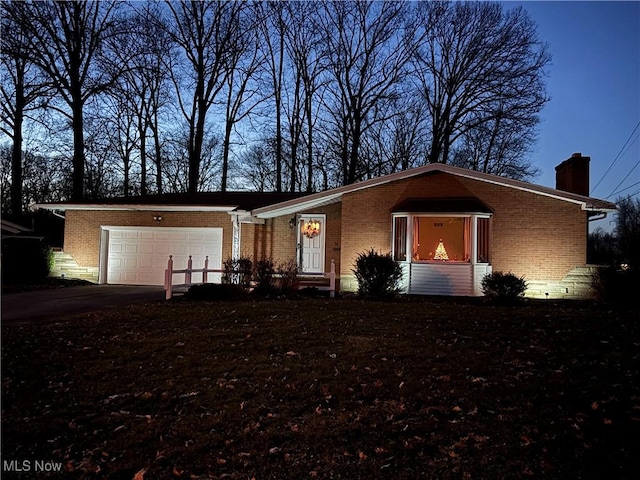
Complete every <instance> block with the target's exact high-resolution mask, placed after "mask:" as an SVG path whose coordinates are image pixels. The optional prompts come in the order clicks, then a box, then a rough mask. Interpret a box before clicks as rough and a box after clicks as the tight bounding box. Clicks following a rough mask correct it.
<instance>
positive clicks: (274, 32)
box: [256, 2, 286, 192]
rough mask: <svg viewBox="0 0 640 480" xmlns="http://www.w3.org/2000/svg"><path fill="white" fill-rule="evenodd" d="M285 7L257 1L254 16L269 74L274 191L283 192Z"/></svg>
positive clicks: (279, 4)
mask: <svg viewBox="0 0 640 480" xmlns="http://www.w3.org/2000/svg"><path fill="white" fill-rule="evenodd" d="M284 10H285V6H284V3H282V2H260V3H257V4H256V15H257V17H258V21H259V22H260V25H261V30H262V36H261V40H262V41H263V42H264V49H265V52H266V61H267V65H268V70H269V75H270V87H271V93H272V95H273V97H272V98H273V102H274V112H273V114H274V117H275V142H276V143H275V170H276V191H277V192H281V191H282V162H283V159H282V157H283V148H282V138H283V135H282V91H283V71H284V61H285V30H286V21H285V18H284Z"/></svg>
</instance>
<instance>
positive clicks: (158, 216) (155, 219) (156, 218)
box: [153, 215, 162, 223]
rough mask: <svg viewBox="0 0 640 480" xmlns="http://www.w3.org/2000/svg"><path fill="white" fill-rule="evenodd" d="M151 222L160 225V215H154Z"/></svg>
mask: <svg viewBox="0 0 640 480" xmlns="http://www.w3.org/2000/svg"><path fill="white" fill-rule="evenodd" d="M153 220H154V221H155V222H158V223H160V222H161V221H162V215H154V216H153Z"/></svg>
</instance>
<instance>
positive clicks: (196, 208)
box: [34, 203, 238, 212]
mask: <svg viewBox="0 0 640 480" xmlns="http://www.w3.org/2000/svg"><path fill="white" fill-rule="evenodd" d="M34 208H42V209H45V210H62V211H66V210H92V211H131V212H146V211H153V212H231V211H233V210H235V209H236V208H238V207H237V205H232V206H225V207H221V206H209V205H139V204H131V205H104V204H87V205H80V204H73V205H69V204H64V203H46V204H36V205H34Z"/></svg>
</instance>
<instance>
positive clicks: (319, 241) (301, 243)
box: [298, 214, 326, 274]
mask: <svg viewBox="0 0 640 480" xmlns="http://www.w3.org/2000/svg"><path fill="white" fill-rule="evenodd" d="M325 227H326V217H325V215H306V214H305V215H300V217H299V221H298V268H299V269H300V272H302V273H303V274H304V273H324V245H325V236H326V228H325Z"/></svg>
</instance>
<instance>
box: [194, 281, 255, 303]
mask: <svg viewBox="0 0 640 480" xmlns="http://www.w3.org/2000/svg"><path fill="white" fill-rule="evenodd" d="M246 295H247V292H246V290H245V289H244V288H243V287H241V286H240V285H234V284H231V283H222V284H216V283H202V284H200V285H192V286H191V287H189V290H188V291H187V294H186V298H187V299H189V300H203V301H216V300H240V299H243V298H245V297H246Z"/></svg>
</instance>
